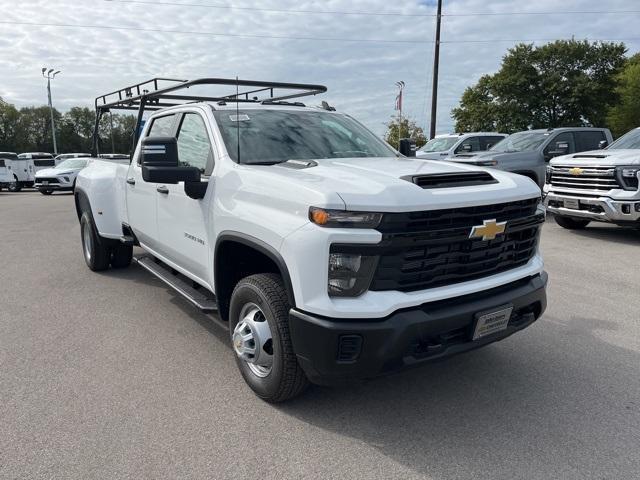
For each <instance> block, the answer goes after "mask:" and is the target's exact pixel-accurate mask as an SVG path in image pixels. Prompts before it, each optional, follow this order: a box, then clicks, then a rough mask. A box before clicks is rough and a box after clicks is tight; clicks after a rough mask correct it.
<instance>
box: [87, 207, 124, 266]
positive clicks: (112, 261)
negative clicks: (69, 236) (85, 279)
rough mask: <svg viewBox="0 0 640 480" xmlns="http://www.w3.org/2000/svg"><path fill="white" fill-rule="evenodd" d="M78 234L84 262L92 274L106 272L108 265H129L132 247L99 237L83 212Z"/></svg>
mask: <svg viewBox="0 0 640 480" xmlns="http://www.w3.org/2000/svg"><path fill="white" fill-rule="evenodd" d="M80 234H81V236H82V252H83V254H84V260H85V262H86V263H87V266H88V267H89V268H90V269H91V270H93V271H94V272H99V271H102V270H106V269H107V268H109V265H111V266H112V267H113V268H125V267H128V266H129V264H130V263H131V259H132V258H133V247H132V246H131V245H124V244H122V243H120V242H118V241H117V240H111V239H108V238H103V237H101V236H100V235H99V234H98V230H97V229H96V227H95V224H94V223H93V218H92V217H91V214H90V213H89V212H83V213H82V216H81V217H80Z"/></svg>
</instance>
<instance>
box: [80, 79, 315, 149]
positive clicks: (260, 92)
mask: <svg viewBox="0 0 640 480" xmlns="http://www.w3.org/2000/svg"><path fill="white" fill-rule="evenodd" d="M202 85H218V86H220V85H223V86H228V87H231V88H232V89H233V91H232V93H230V94H227V95H221V96H220V95H219V96H207V95H189V94H188V92H185V90H188V89H189V88H191V87H195V86H202ZM247 88H249V90H247ZM326 91H327V87H325V86H324V85H311V84H303V83H282V82H263V81H257V80H238V79H235V78H200V79H197V80H190V81H189V80H177V79H173V78H152V79H151V80H147V81H145V82H142V83H137V84H135V85H131V86H128V87H125V88H122V89H120V90H116V91H114V92H110V93H106V94H104V95H100V96H99V97H97V98H96V100H95V107H96V123H95V128H94V131H93V142H92V149H91V154H92V156H94V157H96V156H97V155H98V138H99V137H98V127H99V125H100V119H101V118H102V115H103V114H104V113H107V112H109V111H111V110H137V111H138V120H137V122H136V129H135V132H134V134H133V145H132V150H131V154H133V151H134V150H135V147H136V145H137V143H138V138H139V136H140V126H141V124H142V118H143V115H144V112H145V111H147V110H149V111H154V110H159V109H162V108H167V107H173V106H178V105H183V104H185V103H189V102H243V103H262V102H264V103H274V104H275V103H276V102H283V101H285V100H290V99H293V98H300V97H306V96H310V95H318V94H321V93H325V92H326Z"/></svg>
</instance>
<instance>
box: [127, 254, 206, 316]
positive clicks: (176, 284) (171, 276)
mask: <svg viewBox="0 0 640 480" xmlns="http://www.w3.org/2000/svg"><path fill="white" fill-rule="evenodd" d="M133 261H134V262H136V263H137V264H138V265H140V266H141V267H142V268H144V269H145V270H147V271H148V272H150V273H152V274H153V275H155V276H156V277H158V278H159V279H160V280H162V281H163V282H164V283H166V284H167V285H169V286H170V287H171V288H173V289H174V290H175V291H176V292H178V293H179V294H180V295H182V296H183V297H184V298H186V299H187V300H188V301H189V302H190V303H192V304H193V305H195V306H196V307H198V308H199V309H200V310H201V311H202V312H205V313H212V312H217V311H218V302H217V301H216V297H215V295H214V294H213V293H211V292H210V291H208V290H207V289H206V288H204V287H200V288H194V287H193V286H192V285H191V281H190V280H185V279H184V277H183V276H182V275H180V274H178V273H176V272H175V270H173V269H172V268H171V267H169V266H167V265H165V264H164V263H162V262H160V261H159V260H156V258H155V257H153V256H151V255H138V256H134V257H133Z"/></svg>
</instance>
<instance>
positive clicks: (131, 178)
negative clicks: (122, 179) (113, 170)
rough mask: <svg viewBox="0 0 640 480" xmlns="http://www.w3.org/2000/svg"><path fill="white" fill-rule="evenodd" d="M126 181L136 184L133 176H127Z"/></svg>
mask: <svg viewBox="0 0 640 480" xmlns="http://www.w3.org/2000/svg"><path fill="white" fill-rule="evenodd" d="M127 183H128V184H129V185H135V184H136V179H135V178H133V177H129V178H127Z"/></svg>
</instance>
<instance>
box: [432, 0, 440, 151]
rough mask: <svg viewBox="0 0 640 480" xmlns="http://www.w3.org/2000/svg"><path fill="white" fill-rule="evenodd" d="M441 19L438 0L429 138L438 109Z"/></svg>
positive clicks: (434, 128) (433, 132) (434, 134)
mask: <svg viewBox="0 0 640 480" xmlns="http://www.w3.org/2000/svg"><path fill="white" fill-rule="evenodd" d="M441 21H442V0H438V13H437V15H436V41H435V52H434V54H433V85H432V91H431V126H430V128H429V140H431V139H432V138H433V137H435V136H436V114H437V111H438V67H439V65H440V23H441Z"/></svg>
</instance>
